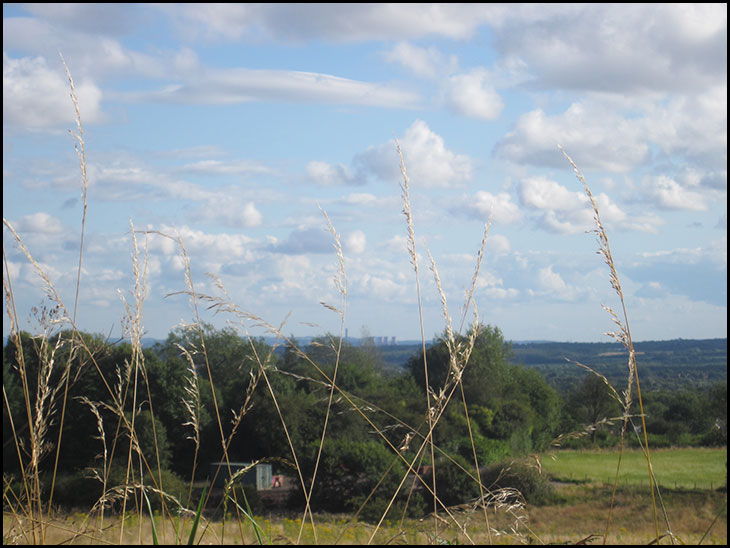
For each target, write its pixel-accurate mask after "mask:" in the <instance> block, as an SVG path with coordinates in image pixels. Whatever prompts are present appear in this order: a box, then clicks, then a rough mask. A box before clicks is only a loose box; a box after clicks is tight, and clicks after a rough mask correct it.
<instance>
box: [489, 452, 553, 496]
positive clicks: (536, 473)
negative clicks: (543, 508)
mask: <svg viewBox="0 0 730 548" xmlns="http://www.w3.org/2000/svg"><path fill="white" fill-rule="evenodd" d="M482 483H484V485H485V486H487V487H489V489H490V490H492V491H494V490H496V489H505V488H512V489H517V490H518V491H519V492H520V493H521V494H522V496H523V497H524V499H525V500H526V501H527V502H528V503H529V504H537V505H539V504H548V503H550V502H552V501H553V500H554V499H555V493H554V490H553V488H552V486H551V485H550V481H549V480H548V477H547V475H545V474H542V473H541V472H540V470H538V469H537V468H536V467H535V466H531V465H529V464H525V463H519V462H502V463H500V464H496V465H493V466H489V467H487V468H486V469H485V471H484V472H482Z"/></svg>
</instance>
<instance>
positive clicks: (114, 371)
mask: <svg viewBox="0 0 730 548" xmlns="http://www.w3.org/2000/svg"><path fill="white" fill-rule="evenodd" d="M202 334H203V336H202V337H201V334H200V333H199V332H195V331H185V330H182V329H180V330H176V331H173V332H172V333H170V334H169V336H168V338H167V339H166V340H165V341H164V342H161V343H158V344H157V345H155V346H154V347H152V348H147V349H145V350H144V351H143V352H142V354H141V356H137V357H136V359H138V360H139V362H140V363H141V364H142V368H141V369H140V371H139V374H140V379H139V382H138V384H137V386H138V390H137V392H136V393H126V392H124V391H122V390H121V389H120V388H119V386H121V383H120V382H119V380H120V379H123V378H124V377H125V375H130V374H133V372H131V369H130V367H129V364H131V363H133V361H134V359H135V357H134V352H135V350H134V348H133V347H132V346H131V345H130V344H128V343H124V342H120V343H110V342H109V341H106V340H104V339H103V338H101V337H99V336H92V335H88V334H78V333H77V334H75V335H72V334H71V333H66V332H63V333H59V334H57V335H56V336H55V337H54V338H52V339H50V340H46V341H44V342H43V344H39V342H38V340H37V339H34V338H32V337H31V336H29V335H28V334H26V333H21V334H20V340H21V341H22V348H17V347H16V344H15V342H14V339H11V340H9V341H8V342H7V343H6V345H5V347H4V352H3V387H4V392H5V398H6V405H5V406H4V410H3V472H4V474H5V476H6V477H10V476H15V477H16V478H17V477H19V476H20V474H21V470H20V466H19V459H18V450H20V451H22V450H23V447H25V446H27V444H24V443H23V440H24V436H26V435H27V434H26V432H25V431H24V430H23V428H22V426H19V425H22V424H24V423H25V424H27V423H28V420H33V418H34V416H35V413H36V412H37V411H36V410H34V409H31V408H28V407H27V406H26V397H25V396H24V394H23V390H24V388H23V387H24V386H27V387H28V388H27V389H28V390H29V392H30V393H29V394H28V399H27V401H30V402H36V401H38V398H37V395H36V393H35V392H36V391H39V390H42V386H43V382H47V384H49V385H53V384H54V383H53V382H48V381H43V380H42V379H41V378H40V377H39V374H40V369H41V368H40V365H39V364H40V363H42V361H41V359H40V358H41V357H43V356H46V357H47V356H48V355H49V353H53V359H54V362H55V363H56V364H59V366H58V367H57V368H56V370H53V369H51V370H49V372H48V374H49V375H50V376H51V377H53V376H58V375H60V370H59V369H58V368H59V367H66V364H70V365H69V367H70V371H71V375H70V377H69V379H70V382H69V388H68V393H67V394H61V393H55V394H51V395H50V396H49V397H48V398H47V399H46V400H45V403H44V405H46V406H48V408H49V409H50V408H52V409H55V410H56V411H55V412H52V413H50V414H49V416H50V417H51V420H49V421H48V424H47V429H46V432H45V439H46V444H47V449H48V450H47V451H46V455H45V457H46V458H45V461H44V463H43V466H44V467H45V469H47V470H51V469H52V467H53V460H54V458H53V457H52V456H53V455H55V449H54V444H55V443H56V442H57V440H58V437H59V425H60V424H61V417H59V416H58V409H60V408H61V399H62V398H65V400H66V405H65V415H64V417H63V425H64V430H63V438H62V444H61V448H62V449H61V451H60V453H59V470H61V471H62V473H61V475H60V477H59V480H58V482H57V484H58V487H57V492H58V495H57V499H56V500H57V501H58V502H60V503H63V502H68V503H70V504H75V503H80V502H81V501H78V500H77V499H78V497H79V496H82V495H83V496H84V497H87V498H90V501H92V502H93V500H94V499H95V497H98V496H99V495H100V493H101V483H100V482H99V481H98V480H95V479H94V480H90V479H88V477H90V476H91V473H90V470H96V471H97V473H99V476H101V475H102V474H101V471H102V469H106V468H105V467H108V470H109V477H110V480H109V481H110V482H113V481H114V480H115V479H120V478H122V477H123V475H124V470H123V465H122V463H126V462H127V455H128V454H130V440H129V437H128V436H125V435H119V434H118V433H119V432H120V431H122V432H123V431H124V428H123V423H124V422H125V420H126V421H129V422H131V421H132V420H134V421H135V431H136V434H137V435H136V439H135V440H134V442H135V443H138V444H139V446H140V448H141V450H142V453H143V454H144V455H145V457H146V458H147V459H148V460H149V462H150V463H152V464H151V466H150V469H151V470H152V471H153V472H152V473H153V474H154V473H158V474H163V475H164V476H163V477H164V478H166V479H165V484H166V485H177V487H176V488H175V489H176V491H177V492H179V496H184V490H185V489H184V483H182V482H181V483H180V484H179V485H178V484H176V480H175V479H174V478H175V477H177V478H186V479H188V480H190V479H191V478H192V479H194V480H204V479H205V477H206V476H207V473H208V465H209V463H210V462H216V461H219V460H220V459H221V456H222V454H223V451H224V448H223V445H224V444H225V445H226V446H227V452H228V455H229V458H230V460H232V461H252V460H255V459H268V460H269V461H270V462H272V463H274V466H275V470H274V472H275V473H278V474H285V475H288V476H291V477H292V478H294V481H297V482H298V481H299V479H300V478H299V477H298V472H301V474H302V477H303V479H304V481H305V485H309V483H310V481H311V478H312V476H313V475H314V474H315V465H316V463H317V462H319V465H318V468H317V469H316V473H317V482H316V484H315V485H316V489H315V491H314V492H313V493H312V499H311V503H312V506H313V507H314V508H315V509H321V510H332V511H346V512H354V511H357V510H358V508H359V507H360V506H361V505H362V503H363V502H364V501H365V500H366V499H368V497H370V496H371V493H374V494H373V497H374V499H372V500H374V502H371V503H369V504H368V508H369V509H370V511H371V512H373V513H374V514H373V515H376V514H377V515H379V512H380V511H381V510H382V508H384V507H385V505H386V504H387V503H388V502H389V499H390V496H391V495H392V494H393V493H394V492H395V490H396V487H397V486H398V484H399V482H400V479H401V478H402V477H403V476H404V474H405V470H406V466H407V464H406V462H405V461H404V460H401V459H399V458H397V457H396V456H395V455H396V453H395V448H398V447H401V448H402V451H404V453H403V454H404V456H405V457H406V459H407V460H408V461H410V460H411V459H413V458H414V457H415V455H416V454H418V449H419V447H420V446H421V444H422V443H423V436H424V435H425V433H426V432H427V427H426V425H427V422H426V411H427V410H426V401H427V398H426V390H427V385H426V380H425V376H426V372H427V373H428V384H429V392H430V394H437V393H438V392H439V389H440V388H441V387H442V386H444V384H445V383H446V381H447V379H448V378H449V375H450V374H451V371H452V369H451V367H452V364H451V362H450V354H449V350H448V347H447V344H446V342H445V341H444V340H436V341H435V342H434V344H431V345H430V346H429V347H428V348H427V349H426V351H425V359H424V355H423V351H418V352H417V353H415V354H413V355H412V356H411V357H410V358H409V359H408V361H407V363H406V366H405V367H404V368H402V369H401V370H400V371H398V370H394V369H393V368H392V367H389V366H388V365H386V364H385V363H384V362H383V360H382V359H381V356H380V355H379V353H378V352H377V350H376V349H375V347H374V345H367V344H365V345H362V346H359V347H355V346H352V345H349V344H347V343H346V342H344V343H343V344H342V346H340V342H339V341H338V340H334V339H330V338H328V337H323V338H321V339H317V340H315V341H313V342H312V343H311V344H310V345H308V346H307V347H306V348H304V349H299V348H298V347H297V346H296V343H295V342H293V341H292V342H290V343H289V344H288V345H287V346H285V347H283V348H282V349H274V348H272V347H271V346H269V345H267V344H265V343H264V341H263V340H246V339H243V338H241V337H239V336H238V334H237V333H236V332H235V331H234V330H232V329H222V330H218V329H214V328H213V327H211V326H207V325H206V326H204V328H203V331H202ZM469 335H470V334H467V337H468V336H469ZM71 337H75V338H76V342H75V344H74V345H73V346H72V345H71V344H70V340H71ZM79 337H80V338H81V340H82V341H83V345H81V348H83V351H82V350H80V349H79V344H78V340H79ZM466 342H467V338H459V339H457V343H459V344H466ZM70 348H76V350H75V351H74V353H73V355H71V356H69V354H68V353H69V349H70ZM336 350H339V352H337V351H336ZM21 357H22V359H23V360H24V361H25V367H26V370H27V372H28V376H27V379H28V381H29V382H27V383H23V379H22V378H20V376H19V369H18V367H17V363H18V360H19V359H21ZM523 358H524V355H523ZM424 363H427V364H428V369H425V368H424ZM672 367H674V364H672ZM335 375H336V379H334V380H335V383H334V384H335V386H336V389H334V390H332V382H331V381H332V380H333V378H334V377H335ZM461 380H462V383H461V385H456V386H457V389H455V390H454V392H453V394H452V395H451V397H450V399H449V400H448V404H447V405H446V406H445V407H444V409H443V410H442V411H443V413H442V415H441V417H440V420H439V422H438V425H437V427H436V429H435V431H434V434H433V437H434V440H435V442H436V445H437V447H438V448H439V451H438V452H437V453H435V454H434V455H433V457H432V455H431V454H430V453H429V452H428V451H425V452H421V453H420V455H421V456H420V457H419V460H418V461H417V462H416V463H415V464H414V468H419V467H420V468H421V469H423V467H428V466H429V465H431V464H432V460H431V459H432V458H434V459H435V460H436V463H437V466H436V470H437V477H436V481H437V488H438V489H437V490H438V492H439V494H440V495H439V496H440V497H441V498H443V500H444V502H445V503H447V504H458V503H460V502H463V501H464V500H465V498H468V497H472V496H476V495H478V490H477V491H475V483H474V481H473V479H470V478H469V476H468V475H467V474H466V473H465V472H464V470H465V469H466V470H469V469H470V470H471V471H472V472H473V470H474V464H473V463H474V458H475V456H476V458H477V459H478V462H479V463H480V465H481V466H483V467H485V468H484V469H483V471H484V473H485V475H486V476H490V475H494V474H495V473H496V472H494V470H496V469H495V468H494V466H497V465H498V463H500V462H504V461H505V460H506V459H510V458H514V457H519V456H524V455H528V454H530V453H534V452H539V451H543V450H545V449H547V448H548V447H549V446H550V445H551V442H552V441H553V440H555V438H556V437H557V436H558V435H560V434H564V433H566V432H572V431H578V432H581V431H583V432H585V435H583V436H579V437H575V438H572V439H565V440H564V441H563V444H564V445H565V446H572V447H585V446H590V445H598V446H611V445H615V444H616V441H617V431H618V430H617V429H618V427H619V425H620V421H604V420H603V419H607V418H612V417H619V416H620V415H621V413H622V409H621V407H620V405H619V404H618V402H617V401H616V399H615V398H614V397H613V396H614V395H615V394H612V393H611V391H610V390H609V389H608V387H607V385H606V383H605V382H604V381H603V380H602V379H601V378H599V377H596V376H594V375H591V374H590V373H587V372H586V373H585V375H584V376H583V377H582V379H581V380H580V382H578V383H575V382H573V383H570V384H569V385H567V386H566V387H565V388H564V389H563V390H561V391H558V390H557V389H556V388H554V387H551V385H549V384H548V382H546V380H545V378H544V377H543V376H542V375H541V374H540V370H539V369H536V368H534V367H525V366H523V365H521V364H520V365H518V364H517V360H516V359H515V355H514V349H513V347H512V345H510V344H508V343H507V342H506V341H505V340H504V337H503V335H502V333H501V332H500V330H499V329H498V328H495V327H491V326H481V327H480V330H479V332H478V335H477V336H476V339H475V344H474V347H473V351H472V352H471V355H470V357H469V361H468V364H467V366H466V368H465V369H464V371H463V375H462V376H461ZM36 381H37V382H36ZM51 381H52V379H51ZM642 382H643V381H642ZM191 386H196V387H197V393H198V394H199V397H198V398H199V399H198V403H197V407H196V406H193V408H194V409H197V419H196V424H195V425H193V424H191V422H193V421H191V415H190V409H191V408H190V402H191V392H190V387H191ZM619 386H620V385H619ZM642 386H643V385H642ZM643 396H644V410H645V413H646V415H647V417H646V418H647V420H646V424H647V429H648V432H649V440H650V443H652V444H654V445H655V446H668V445H725V444H726V443H727V428H726V424H727V383H726V381H723V382H713V383H707V384H705V385H703V386H699V387H693V388H688V387H685V388H683V389H681V390H671V389H669V388H666V387H665V388H663V389H661V390H646V391H645V392H644V394H643ZM330 399H331V408H330V411H329V413H328V412H327V410H328V402H329V401H330ZM115 402H116V405H117V407H118V406H121V407H122V408H123V413H124V420H122V418H121V417H120V413H119V412H117V413H115V412H114V411H113V409H114V407H115ZM186 402H188V403H187V404H186ZM465 402H466V409H467V410H468V415H467V414H465V405H464V403H465ZM49 409H46V411H45V412H48V410H49ZM8 411H10V413H9V412H8ZM636 412H638V411H636ZM28 415H30V418H29V416H28ZM11 419H12V421H13V422H12V424H11ZM325 419H326V421H327V431H326V436H325V439H326V442H325V443H324V445H323V447H322V452H321V458H320V459H319V461H318V453H319V447H320V439H321V438H322V435H323V432H322V429H323V425H324V424H325ZM100 425H101V426H103V435H102V433H101V432H100ZM284 425H285V426H284ZM587 425H597V426H596V427H594V428H590V429H586V428H585V427H586V426H587ZM13 428H16V435H17V439H18V440H19V441H20V443H19V444H18V445H16V443H15V442H14V438H13ZM26 430H27V427H26ZM196 437H197V438H198V440H199V449H198V450H197V451H196V444H195V441H194V440H195V438H196ZM631 439H632V438H631V437H629V441H631ZM290 442H291V444H292V445H293V447H294V449H295V451H296V455H297V458H298V461H297V464H296V465H294V464H293V462H294V458H293V455H292V451H291V449H290V445H289V444H290ZM404 444H405V445H404ZM408 445H409V447H407V448H405V446H408ZM297 467H298V472H297ZM386 471H388V472H387V473H386ZM509 477H512V476H509ZM514 477H517V476H514ZM381 480H382V482H381ZM515 481H517V480H515ZM535 481H537V480H534V478H531V476H530V475H529V473H522V474H520V475H519V482H522V483H524V484H525V485H528V484H529V485H530V486H531V489H533V490H534V492H535V493H537V494H536V495H535V497H536V498H538V499H539V498H540V497H542V496H543V491H541V489H542V487H541V486H539V485H538V484H537V483H535ZM379 482H380V483H379ZM533 484H534V485H533ZM94 485H96V489H95V488H94ZM401 492H403V493H404V494H405V495H408V494H409V496H410V499H409V507H410V508H411V510H412V511H413V512H416V513H417V512H422V511H424V510H425V509H427V508H428V507H429V506H430V505H431V504H432V501H431V500H430V499H429V495H428V492H427V490H425V489H424V488H423V487H422V486H420V485H419V484H417V483H414V482H409V483H408V484H407V486H406V487H405V488H404V489H402V490H401ZM299 494H300V495H301V490H300V491H299ZM405 495H404V496H405ZM90 501H83V502H90ZM294 502H295V503H297V504H301V503H302V497H301V496H298V498H297V500H296V501H294ZM402 503H403V500H402V498H399V499H398V500H396V501H394V505H395V506H394V507H393V508H398V505H399V504H402ZM373 509H374V510H373ZM365 517H367V516H365Z"/></svg>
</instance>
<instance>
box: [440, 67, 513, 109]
mask: <svg viewBox="0 0 730 548" xmlns="http://www.w3.org/2000/svg"><path fill="white" fill-rule="evenodd" d="M445 96H446V104H447V106H448V107H449V108H450V109H451V110H453V111H454V112H456V113H457V114H460V115H462V116H467V117H470V118H479V119H481V120H495V119H496V118H498V117H499V115H500V114H501V113H502V109H503V108H504V103H503V102H502V98H501V97H500V95H499V93H497V90H496V89H495V88H494V85H493V84H492V77H491V76H490V74H489V72H488V71H487V70H485V69H474V70H472V71H471V72H468V73H466V74H457V75H454V76H451V77H450V78H449V79H448V83H447V86H446V90H445Z"/></svg>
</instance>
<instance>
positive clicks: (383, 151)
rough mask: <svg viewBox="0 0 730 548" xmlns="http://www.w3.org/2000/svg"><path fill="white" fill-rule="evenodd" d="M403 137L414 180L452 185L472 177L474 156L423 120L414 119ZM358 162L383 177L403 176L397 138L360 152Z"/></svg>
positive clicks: (426, 183)
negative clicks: (460, 151)
mask: <svg viewBox="0 0 730 548" xmlns="http://www.w3.org/2000/svg"><path fill="white" fill-rule="evenodd" d="M399 141H400V144H401V150H402V152H403V158H404V161H405V164H406V170H407V171H408V178H409V179H410V181H411V184H413V185H417V186H421V187H450V186H454V185H457V184H459V183H462V182H464V181H468V180H470V179H471V177H472V171H473V167H472V160H471V159H470V158H469V157H468V156H466V155H464V154H458V153H455V152H453V151H452V150H450V149H449V148H447V147H446V143H445V141H444V138H443V137H441V136H440V135H438V134H437V133H435V132H434V131H433V130H431V128H429V126H428V124H426V122H424V121H423V120H416V121H415V122H413V124H412V125H411V126H410V127H409V128H408V129H407V130H406V132H405V134H404V135H403V137H402V138H401V139H399ZM354 163H355V164H356V165H358V167H359V168H360V169H363V170H364V171H365V172H366V173H370V174H372V175H375V176H377V177H379V178H380V179H383V180H386V181H398V180H400V179H401V173H400V162H399V159H398V154H397V151H396V145H395V142H393V141H388V142H387V143H385V144H384V145H379V146H375V147H371V148H369V149H368V150H366V151H365V152H363V153H360V154H358V155H357V156H356V157H355V159H354Z"/></svg>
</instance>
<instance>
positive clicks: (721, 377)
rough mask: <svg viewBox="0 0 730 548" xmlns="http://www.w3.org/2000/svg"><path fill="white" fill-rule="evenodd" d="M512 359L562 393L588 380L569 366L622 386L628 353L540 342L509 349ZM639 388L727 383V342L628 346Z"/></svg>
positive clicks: (610, 346) (603, 346)
mask: <svg viewBox="0 0 730 548" xmlns="http://www.w3.org/2000/svg"><path fill="white" fill-rule="evenodd" d="M512 348H513V351H514V359H515V361H516V362H517V363H521V364H523V365H525V366H527V367H534V368H535V369H537V370H538V371H540V373H541V374H542V375H543V376H544V377H545V379H546V380H547V381H548V382H549V383H550V384H551V385H553V386H554V387H555V388H558V389H564V388H568V387H569V386H571V385H573V384H575V382H577V381H579V380H580V379H581V378H583V376H585V375H587V374H590V373H588V372H586V371H585V370H584V369H583V368H581V367H579V366H577V365H575V364H574V363H571V362H569V361H568V360H573V361H577V362H580V363H582V364H584V365H587V366H589V367H591V368H592V369H594V370H596V371H598V372H599V373H601V374H602V375H604V376H606V377H607V378H608V379H609V380H610V381H611V383H612V384H614V386H616V387H622V386H626V382H627V379H628V353H627V352H626V350H625V349H624V347H623V346H622V345H620V344H619V343H559V342H541V343H527V344H514V345H513V347H512ZM634 350H635V351H636V363H637V367H638V372H639V380H640V382H641V386H642V388H646V389H650V390H654V389H664V388H666V389H676V388H678V387H681V386H686V385H695V386H696V385H703V384H708V383H713V382H718V381H726V380H727V339H674V340H668V341H642V342H636V343H634Z"/></svg>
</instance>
